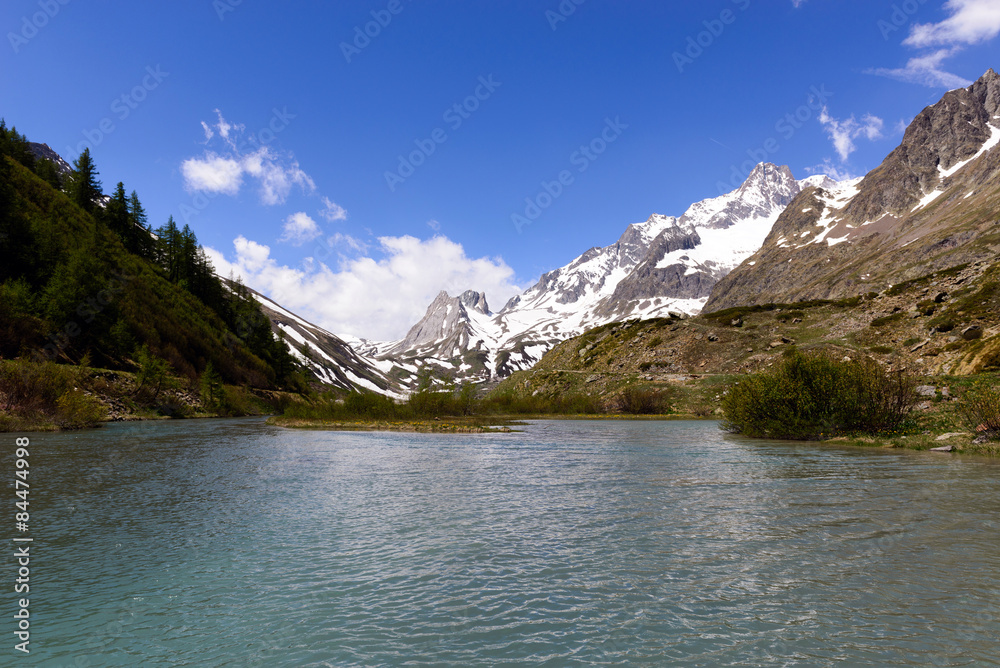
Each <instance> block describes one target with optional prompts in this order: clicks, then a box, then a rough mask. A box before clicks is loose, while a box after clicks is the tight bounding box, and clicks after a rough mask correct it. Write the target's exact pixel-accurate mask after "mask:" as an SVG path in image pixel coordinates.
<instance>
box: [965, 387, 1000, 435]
mask: <svg viewBox="0 0 1000 668" xmlns="http://www.w3.org/2000/svg"><path fill="white" fill-rule="evenodd" d="M958 410H959V413H960V414H961V415H962V418H963V419H964V421H965V425H966V426H967V427H968V428H969V430H970V431H973V432H976V434H978V435H983V436H986V438H987V439H989V440H991V441H996V440H1000V391H998V390H997V388H996V387H995V386H993V385H989V384H987V383H986V382H984V381H980V382H978V383H976V384H975V385H973V386H972V388H970V389H969V390H968V391H967V392H966V393H965V394H964V395H963V396H962V398H961V399H960V400H959V402H958Z"/></svg>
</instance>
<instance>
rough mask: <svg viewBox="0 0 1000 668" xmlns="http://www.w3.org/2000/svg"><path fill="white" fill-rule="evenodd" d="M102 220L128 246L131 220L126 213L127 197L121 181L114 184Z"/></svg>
mask: <svg viewBox="0 0 1000 668" xmlns="http://www.w3.org/2000/svg"><path fill="white" fill-rule="evenodd" d="M104 220H105V221H106V222H107V225H108V227H109V228H111V231H112V232H114V233H115V234H117V235H118V238H119V239H121V240H122V244H124V245H125V247H126V248H128V243H127V242H128V237H129V228H130V227H131V221H130V220H129V215H128V197H126V196H125V184H124V183H122V182H121V181H119V182H118V185H117V186H115V192H114V194H112V195H111V200H110V201H109V202H108V205H107V207H106V208H105V209H104Z"/></svg>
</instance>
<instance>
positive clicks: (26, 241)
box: [0, 121, 37, 283]
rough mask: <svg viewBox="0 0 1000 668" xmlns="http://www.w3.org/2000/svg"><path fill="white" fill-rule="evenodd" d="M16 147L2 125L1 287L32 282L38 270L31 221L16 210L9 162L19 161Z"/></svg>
mask: <svg viewBox="0 0 1000 668" xmlns="http://www.w3.org/2000/svg"><path fill="white" fill-rule="evenodd" d="M15 134H16V133H15ZM16 144H17V142H12V141H10V136H9V133H8V130H7V129H6V128H5V127H4V125H3V121H0V283H3V282H4V281H6V280H7V279H10V278H21V277H29V278H32V279H33V278H34V276H35V273H36V272H35V267H36V266H37V252H36V248H35V239H34V235H33V234H32V232H31V226H30V224H29V222H28V220H27V219H26V218H25V217H24V215H23V214H22V213H21V212H20V211H18V210H17V206H16V202H15V199H16V198H15V192H14V188H13V187H11V182H10V179H11V170H12V166H11V164H10V163H9V162H7V160H8V156H9V157H10V158H13V159H16V156H15V154H16V153H17V151H18V147H17V145H16Z"/></svg>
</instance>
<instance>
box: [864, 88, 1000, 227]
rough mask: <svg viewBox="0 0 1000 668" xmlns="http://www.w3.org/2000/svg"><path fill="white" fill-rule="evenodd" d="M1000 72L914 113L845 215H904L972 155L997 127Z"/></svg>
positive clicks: (871, 218) (999, 124) (877, 217)
mask: <svg viewBox="0 0 1000 668" xmlns="http://www.w3.org/2000/svg"><path fill="white" fill-rule="evenodd" d="M998 114H1000V76H998V75H997V73H996V72H994V71H993V70H992V69H991V70H990V71H988V72H987V73H986V74H984V75H983V76H982V77H981V78H980V79H979V80H978V81H976V82H975V83H974V84H972V85H971V86H969V87H968V88H958V89H955V90H952V91H949V92H947V93H945V94H944V96H943V97H942V98H941V100H940V101H939V102H937V103H936V104H933V105H931V106H929V107H927V108H926V109H924V110H923V111H921V112H920V113H919V114H917V117H916V118H914V119H913V122H912V123H910V125H909V127H907V128H906V132H905V133H904V134H903V141H902V143H901V144H900V145H899V146H898V147H897V148H896V149H895V150H894V151H893V152H892V153H890V154H889V155H888V157H886V159H885V160H884V161H883V162H882V164H881V165H880V166H879V167H878V168H877V169H875V170H873V171H872V172H870V173H869V174H868V175H867V176H866V177H865V179H864V180H863V181H862V182H861V185H860V187H859V193H858V195H857V197H855V198H854V200H853V201H852V202H851V203H850V205H849V206H848V207H847V210H846V220H848V221H849V222H851V223H854V224H864V223H869V222H874V221H877V220H880V219H881V218H882V217H883V216H885V215H886V214H892V215H897V216H898V215H902V214H905V213H907V212H909V211H910V210H912V209H913V207H914V206H915V205H916V204H918V203H919V202H920V200H921V199H923V197H924V196H925V195H926V194H927V193H929V192H931V191H933V190H934V189H935V188H937V187H938V186H939V185H940V184H941V183H942V181H944V180H945V179H946V178H947V177H948V176H950V173H951V171H952V170H953V169H954V168H955V167H956V166H958V165H961V164H962V163H964V162H965V161H967V160H969V159H970V158H972V157H974V156H975V155H976V154H977V153H978V152H979V151H980V150H981V149H983V147H984V146H985V145H986V143H987V142H988V141H990V140H991V139H992V138H993V137H994V133H995V132H998V131H1000V130H998V127H1000V122H998V119H997V116H998Z"/></svg>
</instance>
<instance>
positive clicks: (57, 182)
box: [35, 158, 63, 190]
mask: <svg viewBox="0 0 1000 668" xmlns="http://www.w3.org/2000/svg"><path fill="white" fill-rule="evenodd" d="M35 173H36V174H38V176H40V177H41V178H42V179H43V180H44V181H45V182H46V183H48V184H49V185H50V186H52V187H53V188H55V189H56V190H62V189H63V177H62V174H60V173H59V168H58V167H56V163H54V162H52V161H51V160H47V159H46V158H41V159H39V160H38V161H37V162H35Z"/></svg>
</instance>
